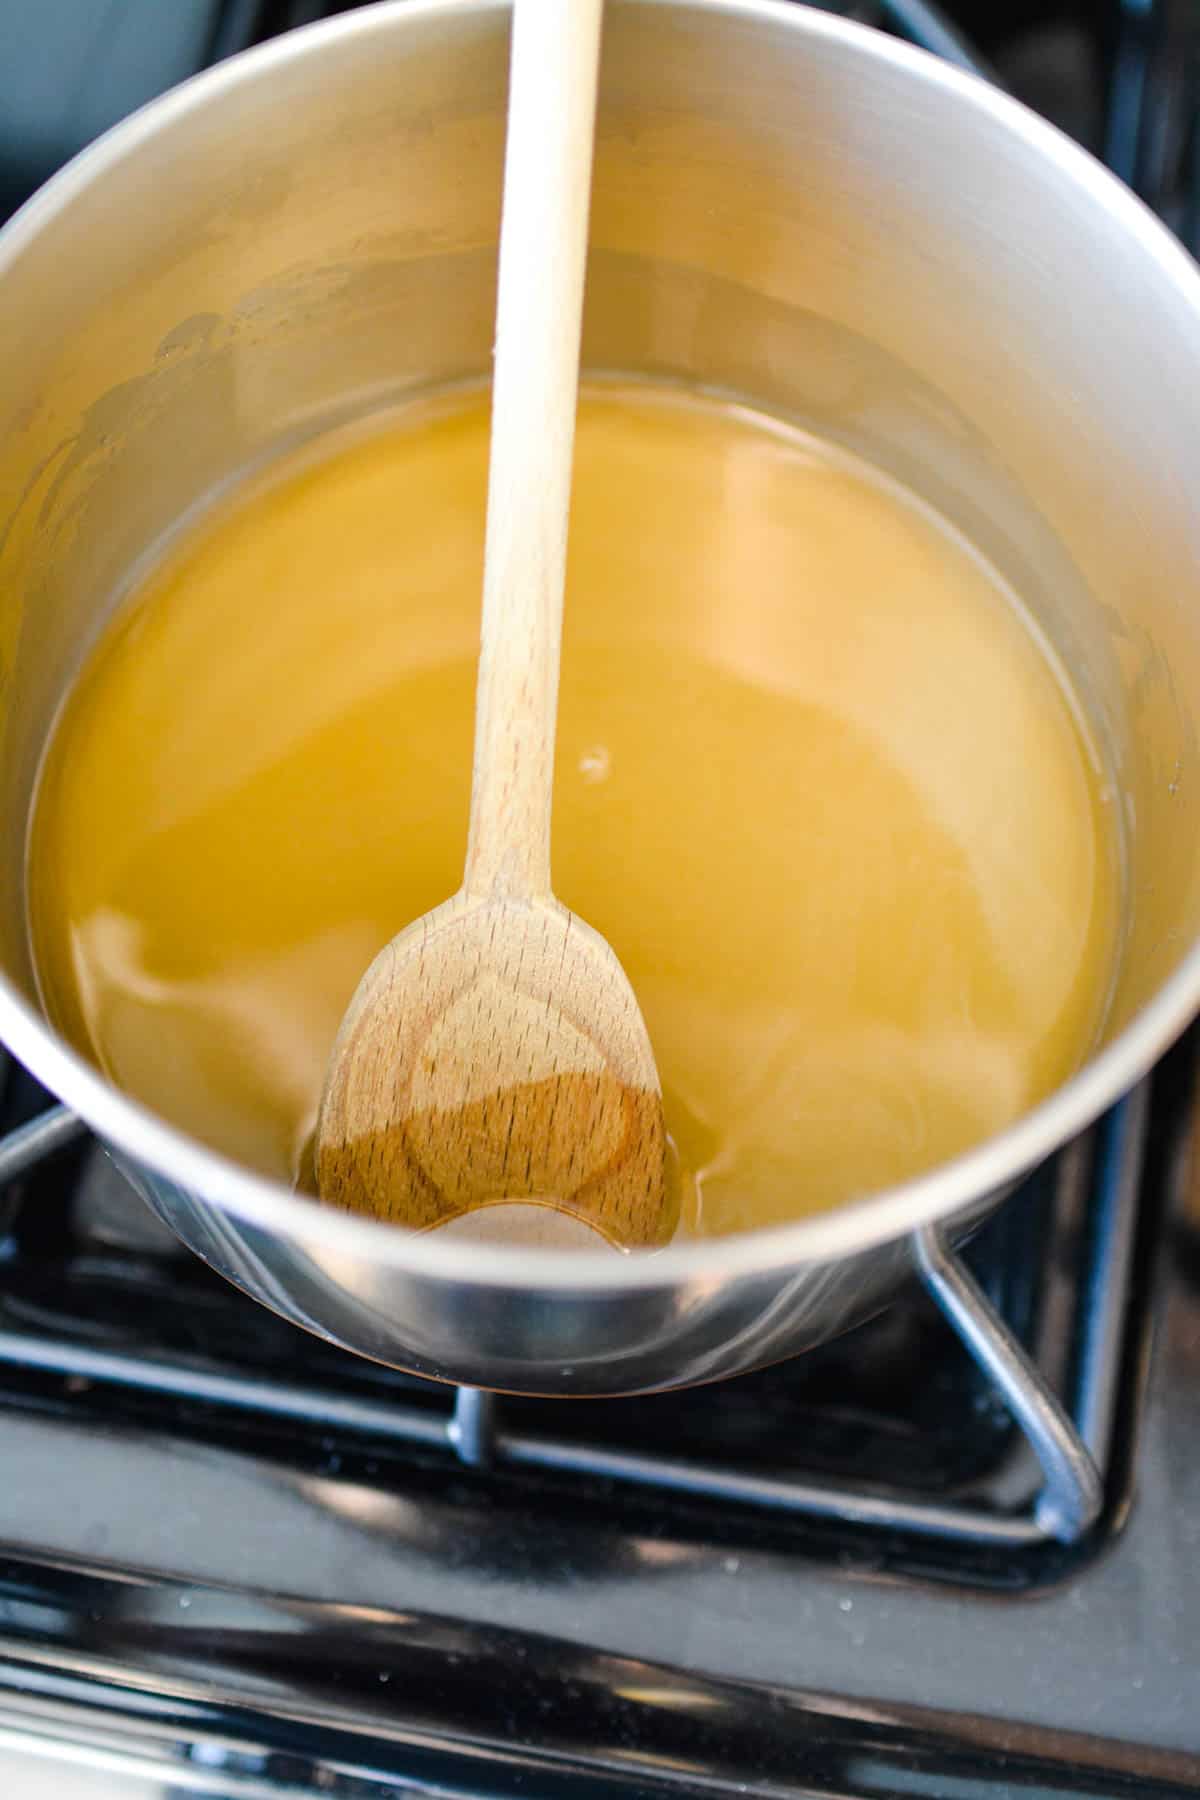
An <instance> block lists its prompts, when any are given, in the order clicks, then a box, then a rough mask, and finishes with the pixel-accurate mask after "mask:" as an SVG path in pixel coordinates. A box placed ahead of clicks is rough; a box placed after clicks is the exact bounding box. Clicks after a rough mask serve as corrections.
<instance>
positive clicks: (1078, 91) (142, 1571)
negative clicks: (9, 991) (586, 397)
mask: <svg viewBox="0 0 1200 1800" xmlns="http://www.w3.org/2000/svg"><path fill="white" fill-rule="evenodd" d="M113 10H114V13H115V12H116V11H119V12H120V14H121V17H122V18H127V17H128V15H130V14H133V13H139V14H140V13H144V14H145V20H144V21H143V22H144V24H145V25H146V26H147V30H146V31H145V32H143V34H142V36H141V37H140V38H137V39H136V42H137V43H138V44H139V45H140V51H139V54H138V55H130V54H125V53H123V52H121V48H120V42H119V41H118V40H120V39H121V31H120V29H119V28H118V29H113V30H110V31H108V33H107V35H105V34H103V33H102V34H101V36H100V37H99V38H97V37H94V36H89V34H88V32H85V31H80V30H78V29H76V30H75V31H73V32H72V31H71V30H70V29H68V26H69V24H70V22H71V15H72V14H74V15H76V17H75V19H74V23H75V25H76V26H78V24H79V18H80V17H81V16H86V17H87V18H88V19H89V20H91V21H92V23H93V24H94V23H95V18H96V14H95V9H94V8H92V7H90V6H89V5H85V4H81V5H80V6H77V7H72V6H70V5H68V4H67V3H66V0H43V5H42V6H41V7H39V9H38V11H37V14H36V15H32V14H31V15H28V16H23V17H22V21H21V23H20V24H19V25H15V24H12V23H11V22H10V23H7V24H6V23H5V21H4V17H3V8H2V7H0V42H3V48H4V54H3V55H2V56H0V116H4V117H5V118H6V119H8V120H10V121H12V120H15V121H16V122H17V123H18V124H19V123H20V121H21V119H23V118H25V119H29V120H32V121H33V124H32V125H31V129H30V130H29V131H28V132H27V133H26V134H25V136H24V137H22V136H21V134H20V132H19V131H16V130H13V131H10V132H9V133H8V134H7V136H6V137H5V138H4V139H3V140H2V141H0V195H3V196H6V197H7V198H8V200H9V201H10V202H11V203H15V201H16V200H17V199H19V198H20V197H22V196H23V194H24V193H25V192H26V191H27V190H28V188H29V187H30V186H31V185H32V184H33V183H34V182H36V181H37V180H38V179H40V178H42V177H43V176H44V175H45V174H47V173H49V171H50V168H51V167H52V166H53V164H54V162H55V161H57V160H59V159H60V158H61V157H62V156H64V155H66V154H69V153H70V152H71V151H72V150H73V149H75V148H77V147H78V143H79V142H80V141H82V138H83V137H85V136H86V135H88V133H89V132H91V131H93V130H95V129H99V128H100V127H101V126H102V125H104V124H106V123H109V122H111V120H112V119H114V118H116V117H118V116H120V114H121V113H122V112H123V111H126V110H128V109H129V108H130V107H131V106H133V105H136V104H138V103H139V102H140V101H142V100H144V99H146V98H148V97H149V96H150V95H151V94H152V93H153V92H155V91H158V89H160V88H161V87H162V86H163V85H164V84H165V83H167V82H169V81H172V80H176V79H179V78H180V77H181V76H182V75H184V74H187V73H189V72H191V70H192V69H193V68H195V67H199V66H201V65H202V64H203V63H204V62H205V61H209V60H213V59H214V58H217V57H220V56H223V55H225V54H228V53H230V52H231V51H233V50H235V49H238V48H241V47H243V46H244V45H246V44H248V43H250V42H253V41H255V40H256V39H258V38H261V37H263V36H266V35H270V34H272V33H274V32H278V31H281V30H287V29H291V28H293V27H294V26H296V25H299V24H302V23H306V22H308V21H309V20H311V19H315V18H317V17H320V16H324V15H326V14H328V13H330V12H336V11H341V10H347V9H346V8H345V7H339V6H336V5H326V4H315V3H314V4H309V3H297V0H293V3H291V4H288V3H286V0H187V3H185V0H179V4H178V6H177V7H176V6H173V7H172V8H165V7H163V6H162V5H161V3H160V0H126V5H125V6H124V7H123V8H122V9H113ZM857 16H860V17H864V18H866V19H867V20H868V22H870V23H875V24H879V25H882V26H883V27H884V28H887V29H892V30H896V31H901V32H903V33H905V34H906V35H908V36H910V37H913V38H915V39H916V40H917V41H918V42H921V43H923V44H924V45H925V46H926V47H927V48H930V49H933V50H935V51H936V52H937V53H938V54H941V55H945V56H949V57H951V58H953V59H955V60H957V61H960V62H963V63H967V64H971V63H972V62H980V63H981V65H982V66H985V67H986V70H987V72H988V73H989V74H991V75H992V76H993V77H994V78H997V79H1000V80H1002V81H1004V82H1005V83H1006V84H1007V85H1008V86H1010V87H1011V88H1012V89H1013V90H1014V91H1016V92H1018V93H1019V94H1021V95H1022V97H1025V98H1027V99H1028V100H1029V101H1030V102H1031V103H1032V104H1036V105H1038V106H1039V107H1040V108H1041V110H1043V111H1046V112H1048V113H1050V114H1051V115H1052V116H1054V117H1055V118H1056V119H1058V120H1059V122H1061V123H1062V124H1063V125H1064V126H1065V127H1066V128H1067V129H1069V130H1071V131H1072V132H1073V133H1074V134H1075V135H1076V136H1078V137H1080V138H1081V139H1083V140H1084V141H1085V142H1088V143H1089V144H1090V145H1091V147H1093V148H1095V149H1097V150H1098V151H1099V152H1100V153H1102V154H1104V155H1105V156H1106V157H1107V158H1108V160H1109V161H1110V162H1111V163H1112V165H1113V166H1114V167H1115V168H1116V169H1117V170H1118V172H1119V173H1120V174H1122V175H1123V177H1124V178H1125V179H1127V180H1128V181H1130V183H1131V184H1132V185H1134V186H1135V187H1137V188H1138V190H1139V191H1140V192H1141V193H1142V194H1143V195H1144V197H1146V198H1147V199H1148V200H1149V201H1150V203H1151V204H1153V205H1154V206H1156V207H1157V208H1158V210H1159V211H1161V212H1162V213H1163V215H1164V216H1165V217H1167V218H1168V220H1169V221H1170V223H1171V224H1172V225H1173V227H1174V228H1175V229H1176V230H1178V231H1179V232H1180V233H1181V235H1183V236H1184V238H1185V241H1188V242H1189V243H1190V244H1191V245H1192V247H1193V248H1195V247H1196V246H1197V244H1198V242H1200V238H1198V233H1200V131H1198V129H1197V123H1196V113H1197V103H1196V95H1197V92H1198V91H1200V83H1198V82H1197V80H1196V76H1197V69H1198V68H1200V27H1198V26H1197V23H1196V20H1195V18H1194V17H1193V15H1192V13H1191V11H1190V10H1189V9H1186V8H1185V7H1184V6H1183V5H1182V4H1181V5H1179V6H1178V7H1172V6H1171V5H1169V4H1167V3H1166V0H1128V4H1127V6H1125V7H1124V8H1120V7H1116V8H1110V7H1109V6H1108V5H1107V4H1098V5H1097V6H1096V7H1095V8H1087V7H1083V8H1080V7H1075V8H1066V9H1064V10H1063V11H1061V12H1056V11H1054V10H1053V9H1049V10H1048V9H1046V8H1044V7H1030V8H1028V9H1025V10H1023V9H1022V8H1021V7H1020V6H1017V7H1016V8H1013V7H1011V6H1010V7H1007V8H1005V9H1004V11H1003V13H997V14H996V15H994V16H993V15H991V14H989V13H988V11H987V9H986V7H983V6H981V5H977V4H971V5H967V4H964V5H962V6H960V7H959V8H958V11H957V14H956V16H955V18H953V19H952V18H950V17H948V16H947V15H944V14H942V13H940V12H937V11H935V10H934V9H932V8H931V7H929V6H928V5H926V4H925V0H887V3H886V4H879V5H875V4H868V5H865V6H863V7H861V8H858V9H857ZM151 27H152V28H151ZM5 32H7V34H8V41H4V34H5ZM56 32H57V33H58V37H57V39H55V36H54V34H55V33H56ZM129 41H130V43H133V42H134V41H135V39H134V38H133V37H132V36H131V38H130V40H129ZM31 72H32V76H31ZM39 72H40V76H39ZM101 74H103V75H104V80H103V81H101V80H100V75H101ZM33 77H38V79H34V78H33ZM39 79H40V85H39ZM89 83H90V85H89ZM9 84H11V85H12V86H13V88H14V91H19V92H20V93H21V95H22V96H23V110H22V107H16V106H15V105H14V106H13V107H7V106H6V103H5V92H4V90H5V88H6V87H7V86H8V85H9ZM39 95H40V101H41V104H40V108H39V107H35V106H34V105H33V102H32V100H31V96H39ZM66 95H70V96H72V97H73V98H72V100H71V103H70V104H69V105H68V104H67V103H66V102H65V101H64V98H63V97H64V96H66ZM84 95H87V96H90V98H88V99H87V100H86V103H85V101H84V100H82V99H81V98H80V96H84ZM35 126H36V128H34V127H35ZM1198 1042H1200V1040H1198V1038H1197V1036H1196V1034H1193V1035H1192V1037H1190V1038H1189V1039H1188V1040H1186V1041H1185V1042H1184V1043H1183V1044H1182V1045H1181V1046H1180V1047H1179V1048H1178V1049H1177V1050H1176V1051H1174V1052H1173V1053H1172V1054H1171V1055H1170V1056H1169V1057H1168V1058H1167V1059H1166V1060H1165V1062H1164V1063H1163V1064H1161V1065H1160V1067H1159V1068H1158V1070H1157V1071H1156V1072H1155V1074H1154V1075H1153V1076H1152V1077H1151V1079H1150V1080H1149V1081H1148V1082H1147V1083H1146V1084H1145V1085H1144V1086H1143V1087H1142V1088H1141V1089H1139V1090H1138V1091H1137V1092H1136V1093H1134V1094H1133V1095H1131V1096H1130V1097H1129V1098H1128V1099H1127V1100H1126V1101H1125V1102H1123V1103H1122V1105H1121V1106H1119V1107H1118V1108H1117V1109H1116V1110H1115V1111H1114V1112H1113V1113H1111V1114H1110V1115H1109V1116H1108V1117H1106V1118H1105V1119H1103V1120H1102V1121H1101V1122H1100V1123H1099V1124H1098V1125H1097V1126H1096V1127H1095V1128H1094V1130H1093V1131H1092V1132H1090V1133H1089V1134H1088V1135H1087V1136H1086V1137H1085V1138H1084V1139H1083V1140H1081V1141H1080V1142H1078V1143H1076V1144H1074V1145H1072V1146H1071V1147H1070V1148H1069V1149H1068V1150H1067V1151H1065V1152H1064V1153H1063V1154H1062V1155H1060V1156H1059V1157H1058V1158H1057V1159H1056V1160H1055V1162H1054V1163H1053V1164H1051V1165H1049V1166H1048V1167H1046V1168H1045V1169H1043V1170H1041V1171H1039V1173H1038V1174H1037V1175H1036V1176H1035V1177H1033V1178H1032V1179H1031V1180H1030V1182H1028V1183H1027V1184H1026V1186H1025V1187H1024V1188H1023V1189H1022V1190H1021V1192H1020V1193H1018V1194H1017V1195H1016V1196H1014V1197H1013V1199H1012V1200H1011V1201H1010V1202H1009V1203H1008V1205H1006V1207H1005V1208H1003V1209H1002V1211H1001V1212H1000V1213H999V1214H998V1215H997V1216H996V1217H995V1218H994V1219H993V1220H992V1221H991V1222H990V1223H989V1224H988V1226H987V1227H986V1228H985V1229H984V1231H982V1232H981V1233H980V1234H979V1236H978V1237H977V1238H976V1240H975V1241H974V1243H973V1244H972V1246H971V1247H970V1249H969V1251H968V1253H967V1258H966V1262H967V1265H968V1269H967V1272H966V1273H964V1272H963V1271H962V1270H961V1269H960V1268H959V1267H958V1265H956V1264H953V1263H939V1262H938V1260H937V1258H936V1256H932V1257H931V1260H930V1262H929V1265H928V1266H927V1267H926V1269H925V1271H924V1277H925V1278H924V1281H923V1282H918V1281H917V1280H916V1279H915V1278H914V1282H913V1284H912V1287H911V1288H910V1290H909V1291H908V1292H906V1293H905V1294H904V1295H903V1296H902V1297H901V1298H900V1299H899V1300H898V1301H897V1302H896V1303H895V1304H894V1305H892V1306H891V1307H889V1308H888V1310H887V1311H886V1312H884V1313H883V1314H881V1315H880V1316H879V1317H878V1318H876V1319H874V1320H872V1321H870V1322H869V1323H868V1324H866V1325H864V1326H862V1327H860V1328H859V1329H858V1330H856V1331H854V1332H852V1333H850V1334H849V1335H847V1336H846V1337H844V1338H842V1339H840V1340H838V1341H837V1342H835V1343H833V1344H830V1345H828V1346H826V1347H825V1348H823V1349H821V1350H819V1351H816V1352H813V1353H811V1354H810V1355H808V1356H806V1357H804V1358H802V1359H800V1360H798V1361H795V1362H792V1363H786V1364H783V1365H780V1366H778V1367H776V1368H773V1369H768V1370H765V1371H761V1372H760V1373H758V1374H755V1375H751V1376H745V1377H742V1378H740V1379H739V1380H736V1381H731V1382H726V1383H724V1384H720V1385H717V1386H714V1387H711V1388H703V1389H698V1390H694V1391H692V1392H690V1393H683V1394H675V1395H667V1396H650V1397H645V1398H641V1399H637V1400H611V1401H574V1402H569V1401H556V1400H530V1399H516V1398H509V1397H504V1398H495V1397H492V1396H488V1395H483V1394H480V1393H477V1392H473V1391H461V1392H458V1393H455V1392H453V1391H452V1390H449V1389H446V1388H440V1387H437V1386H435V1385H432V1384H428V1383H424V1382H421V1381H418V1380H417V1379H415V1378H413V1377H409V1376H406V1375H403V1374H401V1373H398V1372H395V1371H392V1370H388V1369H384V1368H381V1367H378V1366H376V1365H373V1364H368V1363H365V1362H360V1361H357V1360H355V1359H353V1358H351V1357H349V1356H347V1355H345V1354H343V1353H341V1352H339V1351H337V1350H336V1349H334V1348H332V1347H330V1346H328V1345H326V1344H324V1343H322V1342H320V1341H318V1340H317V1339H314V1338H310V1337H308V1336H306V1335H305V1334H304V1333H302V1332H300V1331H298V1330H296V1329H294V1328H293V1327H291V1326H290V1325H288V1324H286V1323H285V1322H283V1321H282V1320H279V1319H277V1318H275V1317H274V1316H273V1315H272V1314H270V1313H268V1312H266V1311H265V1310H263V1309H262V1308H260V1307H258V1306H256V1305H255V1304H254V1303H253V1302H251V1301H250V1300H248V1299H246V1298H245V1297H243V1296H242V1295H241V1294H239V1293H238V1292H237V1291H236V1290H234V1289H233V1288H231V1287H229V1286H228V1285H226V1284H224V1283H223V1282H221V1281H220V1280H219V1279H218V1278H217V1277H216V1276H214V1275H213V1274H212V1273H211V1272H210V1271H209V1270H208V1269H207V1268H205V1267H204V1266H203V1265H202V1264H201V1263H199V1262H198V1261H196V1260H195V1259H194V1258H192V1257H191V1256H190V1255H189V1254H188V1253H187V1252H186V1251H184V1250H183V1249H182V1248H181V1247H180V1246H179V1245H178V1244H177V1243H176V1242H175V1240H174V1239H173V1238H172V1237H171V1236H170V1235H169V1234H167V1233H166V1232H165V1231H164V1229H163V1228H162V1227H161V1226H160V1225H159V1224H158V1223H157V1221H156V1220H155V1219H154V1218H153V1217H152V1216H151V1215H150V1214H149V1213H148V1212H147V1211H146V1210H145V1209H144V1208H143V1207H142V1205H141V1203H140V1202H139V1201H138V1200H137V1199H136V1197H135V1196H134V1195H133V1193H132V1191H131V1190H130V1189H129V1188H128V1187H127V1186H126V1185H125V1183H124V1181H123V1179H122V1178H121V1176H120V1175H119V1174H118V1173H117V1171H116V1170H115V1168H114V1167H113V1165H112V1164H111V1163H110V1162H109V1161H108V1159H107V1157H106V1156H105V1154H104V1152H103V1151H102V1150H101V1149H100V1148H99V1147H98V1146H97V1145H96V1144H95V1143H94V1142H92V1141H91V1140H90V1138H89V1137H88V1136H87V1134H86V1133H85V1132H84V1131H83V1129H82V1128H81V1126H80V1125H79V1124H78V1122H77V1121H75V1120H74V1119H72V1118H71V1117H70V1116H69V1115H67V1114H65V1113H64V1112H63V1111H62V1110H61V1109H59V1108H55V1107H54V1106H53V1105H52V1103H51V1101H50V1097H49V1096H47V1095H46V1094H44V1093H42V1092H41V1091H40V1090H39V1089H38V1088H37V1087H36V1086H35V1084H34V1083H33V1082H32V1081H31V1080H30V1079H29V1077H28V1076H27V1075H25V1074H24V1072H23V1071H21V1070H20V1069H19V1068H17V1067H16V1066H8V1067H7V1068H6V1069H5V1070H4V1072H3V1083H2V1094H0V1101H2V1104H0V1471H2V1477H0V1796H3V1800H42V1796H47V1797H49V1796H53V1797H54V1800H115V1797H116V1796H122V1797H123V1800H124V1797H130V1800H150V1797H151V1796H154V1797H155V1800H169V1797H170V1800H174V1797H181V1796H185V1795H192V1794H197V1795H199V1794H204V1795H208V1796H210V1797H211V1796H216V1797H217V1800H235V1797H237V1800H274V1797H275V1796H291V1797H292V1800H301V1797H306V1796H317V1795H321V1796H326V1797H328V1796H334V1797H336V1800H399V1797H401V1796H403V1797H404V1800H409V1797H414V1800H415V1797H416V1796H427V1797H433V1796H438V1797H440V1800H451V1797H457V1800H474V1797H480V1796H486V1797H489V1800H492V1797H495V1800H498V1797H499V1796H513V1795H518V1794H519V1795H532V1796H555V1797H562V1800H570V1796H573V1795H579V1796H594V1797H595V1800H615V1797H616V1796H628V1797H629V1800H652V1797H656V1796H662V1797H664V1800H665V1797H667V1796H680V1797H682V1796H692V1795H696V1796H701V1795H703V1796H711V1797H712V1800H720V1797H722V1796H725V1795H734V1794H741V1795H752V1796H760V1797H761V1800H768V1797H770V1800H800V1797H801V1796H804V1797H805V1800H884V1797H885V1796H886V1797H888V1800H893V1797H895V1796H906V1795H916V1796H935V1795H936V1796H941V1797H944V1800H945V1797H948V1800H982V1797H983V1796H988V1797H989V1800H991V1797H999V1796H1007V1795H1016V1794H1041V1795H1048V1794H1051V1793H1053V1794H1055V1795H1095V1796H1105V1797H1111V1796H1116V1795H1119V1794H1122V1793H1129V1794H1138V1795H1154V1794H1162V1795H1167V1794H1188V1793H1198V1792H1200V1204H1196V1202H1195V1201H1194V1199H1193V1194H1194V1193H1195V1194H1198V1195H1200V1181H1195V1180H1194V1178H1193V1155H1192V1146H1193V1139H1194V1138H1195V1139H1197V1143H1198V1145H1200V1134H1198V1131H1197V1128H1196V1124H1195V1119H1196V1115H1195V1112H1194V1100H1193V1095H1194V1090H1195V1069H1196V1061H1197V1046H1198ZM1195 1161H1196V1164H1197V1166H1200V1153H1198V1154H1197V1156H1196V1158H1195ZM979 1294H982V1295H984V1296H986V1298H987V1300H989V1301H990V1302H991V1305H992V1307H993V1308H994V1309H995V1312H996V1313H997V1314H998V1315H999V1317H1000V1319H1001V1320H1002V1321H1003V1323H1004V1331H1003V1332H1000V1333H997V1332H996V1331H995V1330H994V1329H992V1328H990V1327H989V1326H988V1324H987V1319H988V1316H989V1315H987V1313H986V1312H985V1311H983V1310H982V1309H981V1308H980V1306H979V1304H978V1299H977V1296H978V1295H979ZM1047 1392H1050V1393H1053V1394H1055V1395H1057V1396H1058V1397H1059V1398H1060V1399H1061V1401H1062V1405H1063V1408H1064V1416H1063V1417H1062V1418H1061V1419H1057V1415H1055V1416H1054V1417H1049V1418H1048V1416H1047V1408H1046V1405H1045V1394H1046V1393H1047ZM1056 1419H1057V1423H1056Z"/></svg>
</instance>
